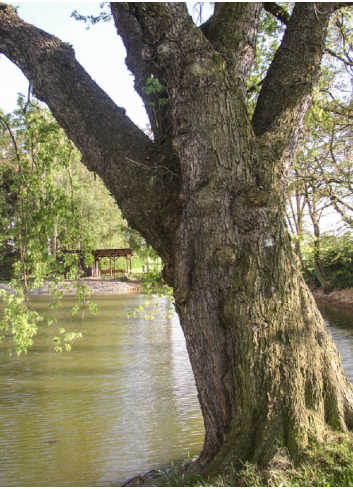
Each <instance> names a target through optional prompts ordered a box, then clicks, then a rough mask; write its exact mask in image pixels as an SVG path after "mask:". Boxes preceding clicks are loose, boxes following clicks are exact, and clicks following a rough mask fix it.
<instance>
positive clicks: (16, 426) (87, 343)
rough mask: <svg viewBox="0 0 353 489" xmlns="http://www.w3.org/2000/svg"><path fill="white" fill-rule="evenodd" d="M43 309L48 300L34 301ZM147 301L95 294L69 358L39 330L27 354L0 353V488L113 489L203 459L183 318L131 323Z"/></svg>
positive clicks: (64, 312) (68, 319)
mask: <svg viewBox="0 0 353 489" xmlns="http://www.w3.org/2000/svg"><path fill="white" fill-rule="evenodd" d="M33 300H34V302H36V307H37V308H39V309H40V308H45V307H47V305H48V303H49V302H50V298H46V297H43V296H39V297H36V298H34V299H33ZM140 302H141V296H138V295H133V296H131V295H129V296H109V297H98V298H97V303H98V307H99V316H98V317H93V316H87V318H86V320H85V323H84V338H83V340H82V341H81V342H78V343H76V344H75V348H74V349H73V351H72V352H71V353H70V354H55V353H53V350H52V342H51V339H52V337H53V335H54V334H55V331H56V330H57V328H59V327H67V328H69V327H70V325H69V324H68V323H73V324H75V323H76V322H77V321H79V320H78V319H76V318H72V316H71V313H70V310H71V307H72V304H73V299H72V298H66V299H65V300H64V301H63V308H62V309H61V310H59V311H58V313H57V316H58V319H59V321H58V323H57V324H56V325H55V326H52V327H50V328H48V327H47V328H45V327H44V328H42V329H41V332H40V333H39V335H38V337H37V338H36V342H35V345H34V347H33V348H32V349H31V351H30V353H29V354H28V355H27V357H25V356H21V357H20V358H16V357H12V358H11V359H9V357H8V356H7V355H6V348H7V346H8V345H6V344H5V345H1V350H0V383H1V385H0V388H1V396H0V457H1V461H2V463H1V469H0V485H13V486H17V485H20V486H21V485H22V486H23V485H26V486H31V485H32V486H33V485H36V486H38V485H41V486H53V485H54V486H60V485H65V486H68V485H110V482H115V483H116V482H117V481H122V480H124V479H126V478H128V477H131V476H133V475H136V473H139V472H142V471H146V470H147V469H148V468H153V467H158V466H160V465H161V464H163V463H165V464H168V463H170V461H171V460H178V459H182V458H185V457H186V456H187V453H188V451H190V453H191V454H194V453H198V452H199V451H200V449H201V447H202V441H203V422H202V419H201V414H200V410H199V406H198V402H197V397H196V390H195V385H194V379H193V375H192V372H191V368H190V364H189V360H188V356H187V352H186V348H185V341H184V337H183V333H182V331H181V328H180V326H179V323H178V320H177V318H173V319H172V320H166V319H164V317H163V314H162V313H161V314H160V315H159V316H158V317H157V318H156V319H155V320H154V321H153V322H146V321H145V320H143V319H141V318H136V319H130V320H127V319H126V313H127V311H128V310H131V309H133V308H134V307H135V306H136V305H138V304H139V303H140Z"/></svg>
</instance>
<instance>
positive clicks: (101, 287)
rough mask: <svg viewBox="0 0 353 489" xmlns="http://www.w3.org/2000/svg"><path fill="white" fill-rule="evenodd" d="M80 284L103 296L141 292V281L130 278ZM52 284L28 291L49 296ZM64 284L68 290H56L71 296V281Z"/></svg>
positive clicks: (62, 288) (4, 287) (45, 283)
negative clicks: (106, 294)
mask: <svg viewBox="0 0 353 489" xmlns="http://www.w3.org/2000/svg"><path fill="white" fill-rule="evenodd" d="M82 283H83V284H85V285H87V286H88V287H89V289H90V291H91V293H92V294H98V293H101V294H105V293H114V294H129V293H131V292H142V288H141V280H140V279H137V278H134V277H131V278H130V279H129V280H126V281H124V282H122V281H120V279H118V278H113V279H85V280H82ZM51 284H52V282H50V281H45V282H44V286H43V287H39V288H36V289H33V290H31V291H30V294H49V293H50V291H49V287H50V286H51ZM65 284H66V285H68V286H69V290H66V289H65V288H64V287H63V286H59V287H58V290H62V291H63V292H64V294H65V295H66V294H73V293H74V292H75V289H74V287H73V285H72V281H70V280H65ZM1 289H4V290H6V291H8V292H11V288H10V287H9V286H8V284H5V283H0V290H1Z"/></svg>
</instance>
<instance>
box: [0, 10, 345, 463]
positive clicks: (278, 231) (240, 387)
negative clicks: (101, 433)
mask: <svg viewBox="0 0 353 489" xmlns="http://www.w3.org/2000/svg"><path fill="white" fill-rule="evenodd" d="M335 7H336V4H331V3H324V4H315V5H314V4H312V3H310V4H308V3H300V4H298V5H297V6H296V7H295V9H294V12H293V14H292V16H291V19H290V21H289V25H288V28H287V31H286V33H285V36H284V39H283V42H282V45H281V47H280V48H279V49H278V51H277V53H276V55H275V58H274V60H273V62H272V65H271V67H270V69H269V71H268V75H267V77H266V80H265V82H264V84H263V86H262V89H261V93H260V96H259V100H258V104H257V108H256V110H255V114H254V118H253V120H252V121H250V119H249V116H248V113H247V110H246V106H245V100H244V88H245V81H246V78H247V75H248V72H249V70H250V67H251V63H252V61H253V57H254V53H255V50H254V48H255V38H256V29H257V24H258V20H259V14H260V10H261V5H260V4H258V3H240V4H239V3H223V2H219V3H217V8H216V10H215V13H214V15H213V17H212V18H211V19H210V20H209V21H208V22H207V25H204V26H203V28H202V29H200V28H198V27H196V26H195V25H194V24H193V22H192V20H191V18H190V17H189V15H188V13H187V10H186V7H185V6H184V4H179V3H143V2H142V3H120V4H115V3H113V4H112V12H113V16H114V19H115V23H116V25H117V28H118V32H119V33H120V34H121V35H122V37H123V40H124V42H125V46H126V48H127V63H128V66H129V68H130V69H131V70H132V71H133V73H134V75H135V77H136V88H137V90H138V91H139V93H140V94H141V96H143V97H144V94H143V91H142V87H143V85H144V83H145V81H146V80H145V77H146V75H147V76H150V74H151V73H150V71H151V69H152V70H153V72H152V73H153V74H155V76H158V77H160V81H162V82H163V84H164V85H165V86H166V87H167V89H166V91H167V96H168V105H167V107H166V109H165V111H164V112H163V113H160V114H159V119H156V120H155V121H152V122H153V124H154V130H155V131H156V136H157V139H156V142H154V143H152V142H151V141H149V140H147V139H146V138H145V136H144V135H143V134H141V133H140V132H139V130H138V129H137V128H136V127H135V126H134V125H133V124H132V123H131V121H129V120H128V119H127V117H126V116H125V115H124V113H123V111H122V110H121V109H119V108H116V107H114V105H113V103H112V102H111V101H110V100H109V99H108V97H107V96H106V95H105V94H103V92H101V90H100V89H99V88H98V87H97V86H96V85H95V84H94V83H93V81H92V80H91V79H90V78H89V77H88V75H86V74H85V73H84V71H83V69H82V68H81V67H80V66H79V65H78V64H77V62H76V61H75V59H74V53H73V51H72V49H70V48H68V47H66V46H65V45H63V44H62V43H60V41H59V40H57V39H55V38H53V37H52V36H48V35H47V34H45V33H43V32H42V31H39V30H38V29H35V28H34V27H32V26H28V25H27V24H25V23H24V22H22V21H21V20H20V19H18V17H17V15H16V14H15V13H14V12H13V11H12V10H11V9H10V8H9V7H5V6H2V7H0V51H2V52H4V54H6V56H8V57H9V58H10V59H12V60H13V61H14V62H16V64H18V65H19V66H20V67H21V69H22V70H23V71H24V73H25V74H26V75H27V76H28V78H29V79H30V81H31V83H32V85H33V87H34V90H35V92H36V94H37V96H38V97H39V98H41V99H42V100H44V101H45V102H46V103H47V104H48V105H49V107H50V108H51V110H52V111H53V113H54V115H55V117H57V119H58V121H59V123H60V124H61V125H62V126H63V127H64V128H65V130H66V131H67V132H68V134H69V136H70V137H71V138H72V139H73V140H74V142H75V144H76V145H77V146H78V147H79V148H80V149H81V151H82V153H83V154H84V157H85V164H86V165H87V166H88V167H89V168H91V169H94V170H95V171H97V172H98V173H99V174H100V175H101V176H102V178H103V180H104V181H105V183H106V184H107V186H108V188H109V189H110V190H111V192H112V193H113V194H114V195H115V196H116V199H117V202H118V203H119V205H120V206H121V207H122V210H123V212H124V214H125V215H126V216H127V217H128V219H129V220H130V222H131V223H132V224H133V225H135V226H136V227H137V229H138V230H139V231H140V232H141V233H142V234H143V235H144V236H145V237H146V238H147V240H148V242H149V243H150V244H151V245H152V246H153V247H154V248H155V249H156V250H157V251H158V252H159V253H160V254H161V255H162V258H163V259H164V261H165V263H166V270H165V277H166V279H167V281H168V282H169V284H170V285H172V286H173V287H174V293H175V304H176V309H177V311H178V314H179V317H180V321H181V325H182V327H183V330H184V334H185V338H186V342H187V348H188V351H189V354H190V359H191V363H192V367H193V370H194V374H195V380H196V384H197V389H198V393H199V399H200V405H201V409H202V413H203V416H204V420H205V429H206V438H205V444H204V448H203V451H202V453H201V456H200V464H201V466H202V467H205V468H207V470H208V471H214V470H218V469H219V468H220V467H224V466H226V465H227V464H230V463H232V464H233V466H238V465H239V464H240V460H241V461H245V460H252V461H254V462H257V463H260V464H265V463H266V462H267V461H268V460H269V458H270V457H271V455H272V454H273V452H274V450H275V446H276V444H277V443H278V440H282V442H283V443H284V444H285V445H286V446H287V447H288V448H289V450H290V452H291V454H292V455H293V456H294V457H296V456H298V454H299V453H300V450H301V449H302V448H303V447H304V446H305V444H306V443H307V441H308V437H310V436H313V437H319V436H320V432H321V431H322V429H323V427H324V425H325V423H327V424H328V425H330V426H332V427H334V428H337V429H342V430H346V429H351V428H352V426H353V410H352V409H353V391H352V386H351V385H350V384H349V382H348V381H347V379H346V377H345V374H344V372H343V370H342V367H341V364H340V359H339V355H338V353H337V350H336V348H335V346H334V344H333V342H332V340H331V338H330V335H329V333H328V331H327V329H326V327H325V324H324V322H323V320H322V318H321V316H320V314H319V312H318V310H317V308H316V306H315V304H314V301H313V298H312V296H311V293H310V292H309V290H308V289H307V287H306V285H305V283H304V282H303V280H302V278H301V275H300V273H299V270H298V266H297V263H296V258H295V255H294V252H293V249H292V246H291V242H290V238H289V235H288V231H287V229H286V226H285V224H284V211H283V204H282V200H283V188H284V186H285V179H286V175H287V172H288V168H289V167H290V164H291V162H292V159H293V154H294V151H295V147H296V144H297V141H298V137H299V135H300V131H301V127H302V123H303V120H304V116H305V113H306V110H307V108H308V106H309V104H310V99H311V92H312V87H313V84H314V83H315V82H316V80H317V78H318V75H319V65H320V60H321V56H322V53H323V50H324V41H325V35H326V28H327V24H328V20H329V16H330V13H331V12H332V11H333V10H334V8H335ZM58 92H60V93H58ZM151 118H152V119H153V115H151ZM158 121H159V125H157V122H158ZM101 125H102V126H101ZM76 126H78V128H77V127H76ZM146 155H148V156H146ZM148 158H149V159H148ZM131 160H134V161H135V162H137V164H134V163H131ZM146 167H147V169H146ZM146 175H148V178H146ZM136 192H137V193H138V194H139V195H136Z"/></svg>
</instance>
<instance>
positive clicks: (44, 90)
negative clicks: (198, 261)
mask: <svg viewBox="0 0 353 489" xmlns="http://www.w3.org/2000/svg"><path fill="white" fill-rule="evenodd" d="M0 52H2V53H4V54H5V55H6V56H7V57H8V58H9V59H10V60H11V61H13V62H14V63H15V64H16V65H17V66H18V67H19V68H20V69H21V70H22V71H23V73H24V74H25V75H26V76H27V78H28V79H29V81H30V83H31V85H32V87H33V88H32V90H33V93H34V94H35V96H36V97H38V98H39V99H40V100H43V101H44V102H46V103H47V104H48V106H49V108H50V110H51V111H52V113H53V115H54V117H55V118H56V119H57V121H58V122H59V124H60V125H61V127H63V128H64V130H65V131H66V133H67V135H68V136H69V138H70V139H72V141H73V142H74V143H75V145H76V146H77V147H78V149H79V150H80V151H81V153H82V159H83V162H84V163H85V165H86V166H87V167H88V168H89V169H90V170H92V171H95V172H96V173H97V174H98V175H99V176H100V177H101V178H102V180H103V181H104V183H105V185H106V186H107V188H108V189H109V190H110V191H111V193H112V194H113V195H114V197H115V198H116V200H117V203H118V204H119V206H120V208H121V210H122V212H123V214H124V217H126V218H127V219H128V220H129V222H130V224H131V225H132V226H133V227H135V228H136V229H137V230H139V231H141V230H143V229H146V222H148V223H149V226H147V227H148V230H147V235H146V232H145V233H144V235H145V237H146V239H147V240H148V241H149V242H150V243H151V244H152V246H153V247H154V248H155V249H156V250H157V252H158V253H160V255H161V256H162V257H163V259H165V260H168V257H169V254H170V252H171V248H172V242H171V237H170V235H171V230H170V228H169V227H168V219H167V218H166V219H164V216H166V215H167V214H168V212H174V214H175V215H176V216H177V215H178V209H177V208H176V207H175V201H176V199H177V195H178V192H179V186H180V182H179V180H178V178H175V177H174V176H173V174H174V173H176V174H177V173H178V172H179V169H178V166H177V163H176V160H175V158H173V156H171V155H172V151H171V148H170V147H168V145H164V146H163V147H160V146H158V145H155V144H153V142H152V141H151V140H150V139H149V138H148V137H147V136H146V135H145V134H144V133H143V132H142V131H141V130H140V129H139V128H138V127H137V126H136V125H135V124H133V122H132V121H131V120H130V119H129V118H128V117H127V116H126V115H125V110H124V109H122V108H120V107H117V106H116V105H115V104H114V102H113V101H112V100H111V99H110V98H109V97H108V96H107V95H106V94H105V93H104V92H103V90H102V89H101V88H100V87H99V86H98V85H97V84H96V83H95V82H94V81H93V80H92V79H91V78H90V76H89V75H88V74H87V73H86V72H85V70H84V69H83V68H82V66H81V65H80V64H79V63H78V62H77V61H76V59H75V55H74V50H73V49H72V47H71V46H69V45H67V44H65V43H63V42H61V41H60V40H59V39H57V38H56V37H54V36H51V35H49V34H47V33H46V32H44V31H42V30H40V29H37V28H36V27H34V26H31V25H29V24H27V23H25V22H23V21H22V20H21V19H20V18H19V17H18V16H17V14H16V12H15V10H14V9H13V8H12V7H10V6H8V5H6V4H0ZM132 161H138V162H140V163H142V164H143V165H144V166H146V167H149V169H148V170H147V169H144V170H142V169H141V167H138V166H137V165H135V164H134V163H132ZM159 167H168V169H170V170H171V172H172V173H170V172H169V171H166V172H164V173H163V175H161V174H160V172H158V171H156V169H157V168H159ZM157 174H158V175H157ZM170 207H172V209H170ZM161 220H162V224H161ZM169 221H170V219H169Z"/></svg>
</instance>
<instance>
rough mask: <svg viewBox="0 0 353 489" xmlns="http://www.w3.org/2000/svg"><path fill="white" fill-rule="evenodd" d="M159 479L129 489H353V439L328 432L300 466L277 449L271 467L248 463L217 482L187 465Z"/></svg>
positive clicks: (135, 481)
mask: <svg viewBox="0 0 353 489" xmlns="http://www.w3.org/2000/svg"><path fill="white" fill-rule="evenodd" d="M166 472H167V473H166V474H163V475H162V474H161V476H160V477H158V478H153V479H152V478H149V477H148V475H149V474H147V475H146V476H144V477H136V478H134V479H133V480H131V481H130V483H128V484H127V486H130V487H132V486H134V487H136V486H140V487H142V486H144V487H156V486H157V487H158V486H167V487H353V435H352V434H346V433H337V432H334V431H328V432H327V433H326V435H325V436H324V441H323V443H321V444H320V445H319V444H315V443H313V444H311V445H310V446H308V447H307V449H306V450H305V452H304V453H303V456H302V459H301V461H300V462H298V463H297V464H294V462H293V461H292V460H291V459H290V457H289V454H288V451H287V449H286V448H283V447H280V446H279V447H278V451H277V454H276V455H275V457H274V458H273V459H272V461H271V462H270V464H269V465H268V467H266V468H265V469H260V468H259V467H257V466H256V465H253V464H250V463H245V464H244V465H243V468H242V469H241V470H234V469H233V467H229V468H228V470H227V471H226V472H224V473H222V474H220V475H218V476H217V477H216V478H212V479H210V478H208V477H202V476H200V475H199V474H198V473H197V472H195V470H193V464H192V463H190V462H188V461H186V462H185V463H184V464H182V465H181V466H179V467H170V468H169V469H167V471H166Z"/></svg>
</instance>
